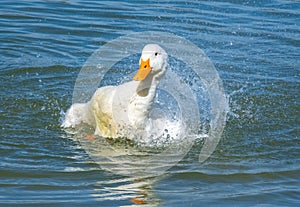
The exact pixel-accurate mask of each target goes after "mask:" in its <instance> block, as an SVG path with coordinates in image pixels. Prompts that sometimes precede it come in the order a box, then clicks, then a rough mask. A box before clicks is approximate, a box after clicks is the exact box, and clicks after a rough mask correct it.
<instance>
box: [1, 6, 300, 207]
mask: <svg viewBox="0 0 300 207" xmlns="http://www.w3.org/2000/svg"><path fill="white" fill-rule="evenodd" d="M299 19H300V3H299V1H284V0H276V1H242V2H240V1H233V0H232V1H229V0H228V1H225V0H224V1H111V2H110V1H95V0H90V1H79V0H66V1H58V0H52V1H27V0H19V1H18V2H13V1H8V0H2V1H1V2H0V51H1V53H0V153H1V161H0V186H1V188H0V205H1V206H136V205H138V204H135V203H134V202H132V199H133V198H140V200H143V201H144V204H141V206H143V205H144V206H221V205H222V206H298V205H299V203H300V196H299V195H300V190H299V186H300V179H299V174H300V156H299V155H300V138H299V135H300V134H299V126H300V120H299V117H300V113H299V100H300V97H299V91H300V79H299V75H300V70H299V65H300V61H299V60H300V55H299V54H300V49H299V48H300V47H299V46H300V21H299ZM143 31H144V32H146V31H160V32H169V33H172V34H176V35H178V36H181V37H183V38H185V39H187V40H189V41H191V42H192V43H194V44H195V45H197V46H198V47H199V48H201V49H202V50H203V51H204V52H205V53H206V55H207V56H208V57H209V58H210V60H211V62H212V63H213V64H214V65H215V67H216V70H217V71H218V73H219V74H220V77H221V79H222V81H223V85H224V89H225V92H226V94H227V97H228V102H229V107H230V110H229V112H228V116H227V121H226V126H225V130H224V133H223V135H222V139H221V141H220V143H219V144H218V147H217V149H216V150H215V151H214V153H213V154H212V156H211V157H210V158H209V159H208V160H206V161H205V162H204V163H199V162H198V154H199V151H200V149H201V144H195V146H194V147H193V148H192V150H190V152H189V153H188V154H187V155H186V156H185V158H184V159H183V160H182V161H181V162H179V163H178V164H177V165H176V166H174V167H172V168H171V169H169V170H168V171H167V172H165V173H164V175H160V176H157V177H151V178H144V179H143V178H135V177H126V176H122V175H119V174H118V173H116V172H115V173H114V172H111V171H108V170H105V169H104V168H101V165H100V166H99V165H98V164H97V163H96V162H95V161H94V160H93V159H91V158H90V156H89V154H88V153H87V152H86V151H85V150H83V149H82V148H81V146H80V143H78V142H77V141H76V140H75V139H73V138H72V136H71V135H69V134H68V133H66V132H65V131H64V130H63V129H62V128H61V127H60V124H61V121H62V119H63V114H64V112H65V111H66V110H67V109H68V108H69V106H70V105H71V104H72V93H73V87H74V84H75V80H76V78H77V75H78V73H79V72H80V70H81V67H82V66H83V65H84V63H85V62H86V60H87V59H88V58H89V57H90V56H91V55H92V54H93V52H95V50H96V49H98V48H99V47H100V46H102V45H104V44H105V43H107V42H109V41H111V40H114V39H115V38H118V37H120V36H123V35H128V34H130V33H132V32H143ZM124 66H125V65H124Z"/></svg>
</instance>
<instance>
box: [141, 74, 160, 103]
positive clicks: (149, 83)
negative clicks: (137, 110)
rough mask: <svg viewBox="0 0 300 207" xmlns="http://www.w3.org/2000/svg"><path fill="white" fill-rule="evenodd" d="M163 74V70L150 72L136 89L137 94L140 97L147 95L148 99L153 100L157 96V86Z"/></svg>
mask: <svg viewBox="0 0 300 207" xmlns="http://www.w3.org/2000/svg"><path fill="white" fill-rule="evenodd" d="M163 75H164V73H163V72H160V73H154V74H149V75H148V76H147V78H146V79H145V80H143V81H141V82H140V84H139V85H138V87H137V90H136V92H137V94H138V95H139V96H140V97H147V98H148V99H150V100H153V99H154V97H155V93H156V88H157V86H158V84H159V81H160V79H161V78H162V76H163Z"/></svg>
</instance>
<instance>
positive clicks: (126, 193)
mask: <svg viewBox="0 0 300 207" xmlns="http://www.w3.org/2000/svg"><path fill="white" fill-rule="evenodd" d="M156 181H157V178H155V177H143V178H142V177H140V178H133V177H127V178H122V179H118V180H116V179H114V180H110V181H100V182H97V183H96V187H95V190H94V192H93V193H92V194H91V195H92V196H93V197H95V199H96V200H99V201H115V200H127V201H128V205H126V206H132V207H133V206H138V205H143V206H158V205H159V204H160V200H159V199H158V198H157V197H156V195H155V193H154V190H153V184H154V183H155V182H156ZM123 206H124V205H123Z"/></svg>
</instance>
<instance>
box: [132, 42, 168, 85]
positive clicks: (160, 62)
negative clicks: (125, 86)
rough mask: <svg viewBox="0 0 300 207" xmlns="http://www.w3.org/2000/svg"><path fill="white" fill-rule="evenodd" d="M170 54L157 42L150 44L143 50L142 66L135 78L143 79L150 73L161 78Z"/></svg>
mask: <svg viewBox="0 0 300 207" xmlns="http://www.w3.org/2000/svg"><path fill="white" fill-rule="evenodd" d="M167 59H168V55H167V53H166V52H165V50H164V49H162V48H161V47H160V46H159V45H157V44H148V45H146V46H145V47H144V49H143V50H142V55H141V58H140V68H139V70H138V72H137V73H136V74H135V76H134V77H133V80H136V81H142V80H144V79H145V78H147V77H148V76H149V75H152V76H154V77H157V78H160V77H162V76H163V75H164V74H165V72H166V66H167Z"/></svg>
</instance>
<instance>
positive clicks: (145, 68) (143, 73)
mask: <svg viewBox="0 0 300 207" xmlns="http://www.w3.org/2000/svg"><path fill="white" fill-rule="evenodd" d="M151 69H152V68H151V67H150V58H148V59H147V60H146V61H143V59H141V65H140V69H139V70H138V72H137V73H136V74H135V76H134V77H133V80H135V81H142V80H144V79H145V78H146V77H147V76H148V75H149V73H150V72H151Z"/></svg>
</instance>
